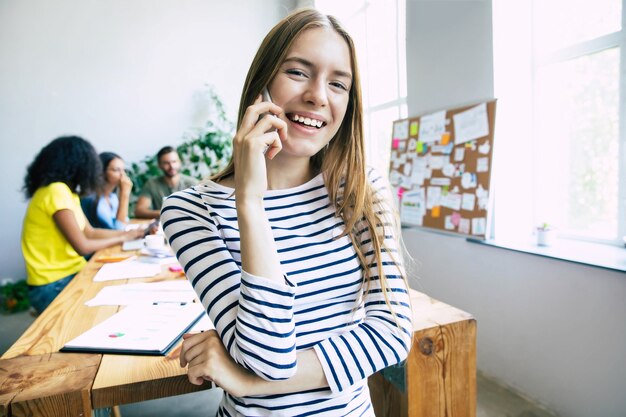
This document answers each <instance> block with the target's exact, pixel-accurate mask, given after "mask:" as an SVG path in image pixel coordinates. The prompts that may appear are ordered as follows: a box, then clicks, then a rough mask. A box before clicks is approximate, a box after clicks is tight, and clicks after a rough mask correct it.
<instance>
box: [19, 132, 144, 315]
mask: <svg viewBox="0 0 626 417" xmlns="http://www.w3.org/2000/svg"><path fill="white" fill-rule="evenodd" d="M101 172H102V169H101V164H100V159H99V157H98V154H97V153H96V150H95V149H94V148H93V146H92V145H91V144H90V143H89V142H88V141H86V140H85V139H82V138H80V137H77V136H67V137H60V138H57V139H55V140H53V141H52V142H50V143H49V144H48V145H46V146H45V147H44V148H43V149H42V150H41V151H40V152H39V154H38V155H37V156H36V157H35V160H34V161H33V162H32V163H31V164H30V165H29V166H28V169H27V172H26V177H25V178H24V192H25V194H26V197H27V198H30V203H29V204H28V208H27V210H26V215H25V217H24V224H23V228H22V253H23V254H24V260H25V261H26V272H27V279H26V282H27V284H28V298H29V300H30V303H31V305H32V306H33V307H34V308H35V310H36V311H37V312H38V313H41V312H42V311H43V310H44V309H45V308H46V307H47V306H48V305H49V304H50V303H51V302H52V300H53V299H54V298H55V297H56V296H57V295H58V294H59V293H60V292H61V290H63V288H65V286H66V285H67V284H68V283H69V282H70V281H71V279H72V278H73V277H74V275H76V273H77V272H78V271H80V270H81V268H82V267H83V266H84V265H85V263H86V261H85V258H84V256H85V255H88V254H91V253H93V252H95V251H97V250H99V249H103V248H106V247H108V246H112V245H116V244H119V243H122V242H124V241H127V240H131V239H137V238H140V237H141V236H142V234H143V231H141V230H132V231H128V232H125V231H120V230H106V229H97V228H93V227H91V225H90V224H89V222H88V221H87V219H86V218H85V215H84V213H83V211H82V209H81V207H80V199H79V196H78V194H85V193H89V192H91V191H93V190H95V189H96V187H97V185H98V182H99V181H100V176H101Z"/></svg>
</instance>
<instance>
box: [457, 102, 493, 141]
mask: <svg viewBox="0 0 626 417" xmlns="http://www.w3.org/2000/svg"><path fill="white" fill-rule="evenodd" d="M453 118H454V143H456V144H459V143H465V142H469V141H470V140H474V139H478V138H482V137H484V136H487V135H488V134H489V122H488V120H487V103H481V104H479V105H478V106H474V107H472V108H471V109H468V110H465V111H464V112H462V113H457V114H455V115H454V116H453Z"/></svg>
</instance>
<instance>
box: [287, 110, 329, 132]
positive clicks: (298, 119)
mask: <svg viewBox="0 0 626 417" xmlns="http://www.w3.org/2000/svg"><path fill="white" fill-rule="evenodd" d="M291 120H293V121H294V122H298V123H302V124H305V125H307V126H313V127H316V128H318V129H319V128H320V127H322V125H323V124H324V122H322V121H321V120H315V119H311V118H310V117H303V116H299V115H297V114H294V115H292V116H291Z"/></svg>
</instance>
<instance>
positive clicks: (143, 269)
mask: <svg viewBox="0 0 626 417" xmlns="http://www.w3.org/2000/svg"><path fill="white" fill-rule="evenodd" d="M160 273H161V265H156V264H149V263H145V262H139V261H136V260H134V261H122V262H117V263H111V264H104V265H102V268H100V270H99V271H98V273H97V274H96V275H95V276H94V277H93V281H94V282H102V281H113V280H116V279H129V278H147V277H153V276H155V275H158V274H160Z"/></svg>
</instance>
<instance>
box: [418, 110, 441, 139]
mask: <svg viewBox="0 0 626 417" xmlns="http://www.w3.org/2000/svg"><path fill="white" fill-rule="evenodd" d="M445 131H446V112H445V110H442V111H438V112H435V113H431V114H427V115H425V116H422V117H421V118H420V124H419V140H420V142H424V143H431V142H437V141H439V140H440V139H441V135H442V134H443V133H444V132H445Z"/></svg>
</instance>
